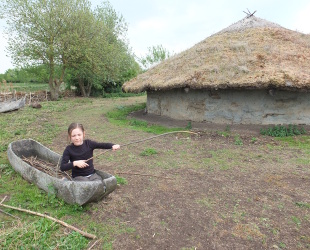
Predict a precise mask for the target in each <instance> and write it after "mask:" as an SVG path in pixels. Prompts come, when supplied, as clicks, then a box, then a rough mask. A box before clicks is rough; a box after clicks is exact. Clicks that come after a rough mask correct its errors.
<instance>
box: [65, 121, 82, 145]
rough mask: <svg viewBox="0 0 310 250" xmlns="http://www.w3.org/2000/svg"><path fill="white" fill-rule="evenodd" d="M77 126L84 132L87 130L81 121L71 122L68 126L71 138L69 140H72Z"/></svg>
mask: <svg viewBox="0 0 310 250" xmlns="http://www.w3.org/2000/svg"><path fill="white" fill-rule="evenodd" d="M76 128H79V129H80V130H81V131H82V132H83V133H84V132H85V130H84V127H83V125H82V124H81V123H76V122H73V123H71V124H70V125H69V127H68V136H69V138H68V139H69V141H70V137H71V133H72V131H73V130H74V129H76Z"/></svg>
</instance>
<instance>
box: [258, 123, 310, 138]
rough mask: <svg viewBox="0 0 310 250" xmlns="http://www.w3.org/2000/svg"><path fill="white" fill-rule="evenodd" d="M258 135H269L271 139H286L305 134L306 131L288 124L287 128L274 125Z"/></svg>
mask: <svg viewBox="0 0 310 250" xmlns="http://www.w3.org/2000/svg"><path fill="white" fill-rule="evenodd" d="M260 133H261V134H262V135H269V136H273V137H287V136H294V135H302V134H306V131H305V129H304V128H303V127H301V128H298V126H296V125H291V124H290V125H288V126H287V127H285V126H282V125H276V126H274V127H270V128H266V129H261V130H260Z"/></svg>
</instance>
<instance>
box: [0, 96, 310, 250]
mask: <svg viewBox="0 0 310 250" xmlns="http://www.w3.org/2000/svg"><path fill="white" fill-rule="evenodd" d="M141 100H142V101H141ZM42 104H43V105H42V106H43V107H42V108H41V109H38V110H37V109H32V108H29V107H25V108H23V109H21V110H18V111H16V112H11V113H6V114H1V115H0V127H1V130H0V176H1V178H0V197H1V199H2V198H3V197H4V196H5V195H7V196H8V198H7V199H6V200H5V202H4V203H5V204H8V205H12V206H18V207H21V208H25V209H30V210H33V211H37V212H40V213H46V214H48V215H50V216H52V217H55V218H58V219H61V220H63V221H65V222H67V223H69V224H72V225H75V226H76V227H78V228H80V229H82V230H83V231H87V232H89V233H92V234H95V235H96V236H97V237H98V239H100V243H98V245H97V246H96V247H97V248H98V249H126V248H134V249H137V248H143V249H148V248H151V247H152V246H154V245H156V247H157V246H158V248H164V247H165V246H166V245H165V244H167V242H169V244H170V243H171V245H172V247H173V248H175V249H182V247H183V249H186V248H185V247H188V249H192V246H196V247H197V249H198V248H199V249H200V248H201V249H208V246H210V248H212V245H207V244H208V243H207V242H206V241H204V239H206V238H208V239H209V241H210V242H211V243H210V244H213V243H216V242H217V243H218V241H217V238H214V237H213V235H222V236H223V237H222V238H221V241H223V242H224V244H228V242H229V244H230V243H231V244H235V243H236V244H239V243H240V242H242V244H243V246H244V247H246V248H249V249H255V248H264V249H268V248H272V247H273V246H275V247H274V248H276V246H277V247H278V248H287V249H295V247H296V246H299V248H300V249H305V248H307V247H309V246H310V245H309V244H310V240H309V237H308V235H309V227H308V225H309V222H310V204H309V188H308V182H309V168H307V166H308V165H309V161H308V159H309V155H310V153H309V152H310V151H309V149H310V146H309V145H310V143H309V142H310V137H309V136H308V135H300V136H291V137H283V138H269V137H268V136H262V135H257V136H256V137H252V136H250V137H247V136H246V135H243V134H240V135H232V134H231V133H230V130H229V128H227V129H226V130H225V131H223V132H225V133H227V134H228V136H229V138H224V136H219V135H220V134H218V135H216V134H214V133H213V134H212V136H209V134H208V133H206V134H202V136H200V137H196V136H191V137H188V135H186V136H179V135H178V136H177V137H176V136H174V135H173V136H172V135H169V136H167V137H158V138H156V139H155V140H152V141H147V142H143V143H141V144H135V145H134V146H130V147H127V148H125V147H124V148H123V149H122V150H119V151H117V152H109V153H107V154H105V155H102V157H101V158H100V159H96V165H97V164H98V165H99V166H101V167H102V168H105V169H107V170H109V171H111V173H117V172H118V171H120V172H121V171H126V172H127V173H130V171H131V172H132V173H146V174H149V175H150V176H149V177H143V176H136V175H130V174H128V175H126V178H123V177H120V176H118V175H116V178H117V182H118V184H120V185H119V186H118V189H117V191H116V192H114V193H113V196H112V197H109V199H110V200H106V201H104V202H98V203H92V204H89V205H85V206H79V205H68V204H66V203H64V202H63V201H62V200H61V199H58V198H57V197H56V196H55V190H54V189H53V187H50V190H49V192H48V193H45V192H43V191H41V190H40V189H38V188H37V187H36V186H34V185H32V184H30V183H28V182H27V181H25V180H23V179H22V178H21V177H20V176H19V175H18V174H17V173H16V172H15V171H14V170H13V168H12V167H11V166H10V164H9V162H8V160H7V155H6V149H7V146H8V144H9V143H10V142H12V141H15V140H19V139H24V138H33V139H35V140H38V141H40V142H41V143H42V144H44V145H46V146H48V147H51V148H52V149H53V150H55V151H57V150H58V151H59V152H60V151H61V150H63V148H64V146H65V145H66V138H64V137H65V135H66V129H67V126H68V124H70V122H72V120H75V121H78V122H80V121H81V122H82V123H83V124H84V125H85V126H86V128H87V134H88V135H89V136H90V137H91V138H94V139H98V140H103V141H105V140H107V139H111V140H112V142H114V140H115V142H118V141H125V142H127V141H135V140H136V139H137V138H139V137H141V138H145V137H149V136H150V135H148V134H147V133H149V132H151V133H154V134H158V133H160V132H163V131H164V132H168V131H170V128H165V127H161V128H160V126H159V128H158V127H157V126H154V127H153V126H152V125H149V124H148V123H147V122H145V121H140V120H137V119H128V118H127V116H128V114H129V113H130V112H132V111H133V110H138V109H143V108H144V107H145V104H144V103H143V99H142V97H139V98H137V97H134V98H122V99H117V98H116V99H113V100H112V99H110V100H108V99H103V98H100V99H95V98H75V99H62V100H60V101H57V102H43V103H42ZM107 113H109V117H108V119H106V117H107V116H106V114H107ZM189 127H190V126H188V128H189ZM178 130H179V129H178ZM182 130H184V128H183V129H182ZM238 140H241V141H242V144H243V145H239V143H237V144H236V142H237V141H238ZM98 165H97V166H98ZM109 171H108V172H109ZM152 175H154V176H166V177H169V179H161V178H156V177H152ZM137 190H139V191H137ZM296 194H298V195H297V196H296ZM292 197H295V198H294V199H292ZM1 199H0V200H1ZM3 210H5V211H6V212H8V213H10V214H12V215H14V216H18V217H19V218H20V219H21V220H17V219H15V218H12V217H9V216H7V215H5V214H3V213H0V228H1V229H0V246H1V247H0V248H2V249H57V248H58V249H66V248H65V247H67V249H70V248H71V249H87V248H88V247H89V246H90V245H91V243H92V242H90V241H89V239H86V238H85V237H82V236H81V235H80V234H78V233H74V232H73V233H72V232H70V231H69V230H68V229H66V228H64V227H62V226H60V225H57V224H55V223H52V222H50V221H48V220H46V219H41V218H39V217H34V216H30V215H28V214H25V213H22V212H18V211H14V210H10V209H4V208H3ZM184 214H185V215H188V216H184ZM81 218H82V219H81ZM86 222H87V223H86ZM180 228H182V234H181V235H190V236H188V237H185V238H182V237H179V236H180V234H179V229H180ZM168 229H169V230H168ZM183 231H184V234H183ZM154 233H156V235H154ZM188 233H190V234H188ZM153 235H154V236H153ZM178 237H179V238H178ZM172 238H173V239H174V238H175V239H177V241H176V240H171V239H172ZM176 242H177V243H176ZM173 244H174V245H173ZM219 247H220V246H219ZM193 249H194V247H193Z"/></svg>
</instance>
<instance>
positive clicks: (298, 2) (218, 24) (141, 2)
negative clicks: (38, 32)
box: [0, 0, 310, 73]
mask: <svg viewBox="0 0 310 250" xmlns="http://www.w3.org/2000/svg"><path fill="white" fill-rule="evenodd" d="M91 2H92V4H93V5H94V6H96V5H99V4H100V3H101V2H102V1H101V0H91ZM109 2H110V3H111V5H112V6H113V7H114V9H115V10H116V11H117V12H118V13H119V14H121V15H123V17H124V19H125V21H126V22H127V23H128V33H127V37H128V39H129V44H130V47H131V48H132V50H133V52H134V53H135V54H136V55H137V56H143V55H145V54H146V53H147V48H148V47H151V46H155V45H162V46H163V47H164V48H165V49H167V50H168V51H170V52H175V53H178V52H181V51H183V50H186V49H188V48H190V47H192V46H194V45H195V44H196V43H198V42H200V41H202V40H203V39H205V38H207V37H208V36H210V35H212V34H214V33H216V32H218V31H220V30H222V29H224V28H226V27H228V26H229V25H231V24H233V23H235V22H237V21H239V20H241V19H242V18H244V17H245V16H246V14H245V13H244V12H243V11H247V9H249V10H250V11H251V12H254V11H256V13H255V16H256V17H260V18H263V19H266V20H268V21H271V22H274V23H277V24H279V25H281V26H283V27H285V28H288V29H292V30H297V31H300V32H302V33H306V34H309V33H310V1H309V0H294V1H288V0H234V1H232V0H130V1H129V0H110V1H109ZM4 25H5V22H4V21H3V20H0V73H4V72H5V71H6V70H7V69H9V68H14V65H12V63H11V60H10V58H8V57H7V56H6V52H5V47H6V45H7V43H6V41H7V40H6V37H4V35H3V29H4Z"/></svg>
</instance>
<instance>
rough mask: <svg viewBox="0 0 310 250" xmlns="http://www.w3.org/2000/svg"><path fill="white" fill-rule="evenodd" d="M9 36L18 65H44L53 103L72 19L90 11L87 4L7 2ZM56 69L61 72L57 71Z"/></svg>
mask: <svg viewBox="0 0 310 250" xmlns="http://www.w3.org/2000/svg"><path fill="white" fill-rule="evenodd" d="M2 5H3V6H2V8H3V10H4V12H5V13H6V14H7V16H8V18H7V23H8V29H7V34H8V35H9V36H10V39H9V42H8V44H9V46H8V51H9V53H10V55H11V57H12V59H13V61H14V63H15V64H16V65H19V66H26V67H27V66H29V65H40V64H45V65H47V67H48V73H49V87H50V91H51V97H52V99H53V100H56V99H58V96H59V87H60V84H61V83H62V81H63V79H64V75H65V70H66V66H67V65H66V62H65V61H64V60H65V58H64V57H63V55H64V50H65V47H64V44H65V43H64V42H63V41H64V40H65V41H68V39H67V36H68V34H70V32H71V30H72V29H71V28H72V27H71V26H70V24H71V23H70V20H71V17H72V16H74V15H75V13H76V12H77V11H79V10H81V9H82V10H83V9H90V6H91V5H90V2H89V1H87V0H29V1H25V0H4V3H3V4H2ZM57 67H58V68H59V69H60V70H59V71H57Z"/></svg>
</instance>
